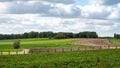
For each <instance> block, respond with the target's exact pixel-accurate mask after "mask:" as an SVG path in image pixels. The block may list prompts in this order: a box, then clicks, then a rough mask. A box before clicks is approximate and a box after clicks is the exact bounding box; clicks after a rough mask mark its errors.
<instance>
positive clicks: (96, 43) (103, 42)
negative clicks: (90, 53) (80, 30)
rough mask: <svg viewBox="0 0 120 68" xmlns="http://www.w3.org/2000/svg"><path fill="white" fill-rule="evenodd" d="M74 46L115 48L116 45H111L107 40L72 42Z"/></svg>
mask: <svg viewBox="0 0 120 68" xmlns="http://www.w3.org/2000/svg"><path fill="white" fill-rule="evenodd" d="M74 44H75V45H86V46H110V47H116V46H118V45H115V44H112V43H111V42H110V40H109V39H84V40H80V41H76V42H74Z"/></svg>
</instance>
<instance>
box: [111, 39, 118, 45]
mask: <svg viewBox="0 0 120 68" xmlns="http://www.w3.org/2000/svg"><path fill="white" fill-rule="evenodd" d="M111 42H112V43H113V44H120V40H119V39H111Z"/></svg>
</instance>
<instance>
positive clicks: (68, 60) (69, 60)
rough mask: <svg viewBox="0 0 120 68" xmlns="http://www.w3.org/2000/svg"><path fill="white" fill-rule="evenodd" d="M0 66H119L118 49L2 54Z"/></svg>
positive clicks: (43, 67)
mask: <svg viewBox="0 0 120 68" xmlns="http://www.w3.org/2000/svg"><path fill="white" fill-rule="evenodd" d="M31 61H32V62H31ZM0 68H120V50H119V49H118V50H98V51H80V52H64V53H42V54H28V55H10V56H8V55H7V56H5V55H3V56H0Z"/></svg>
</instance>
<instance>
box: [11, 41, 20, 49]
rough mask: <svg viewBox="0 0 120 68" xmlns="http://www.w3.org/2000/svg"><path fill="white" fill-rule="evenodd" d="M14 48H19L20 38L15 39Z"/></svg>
mask: <svg viewBox="0 0 120 68" xmlns="http://www.w3.org/2000/svg"><path fill="white" fill-rule="evenodd" d="M13 48H14V49H19V48H20V40H15V41H14V43H13Z"/></svg>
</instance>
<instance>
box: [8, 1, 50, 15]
mask: <svg viewBox="0 0 120 68" xmlns="http://www.w3.org/2000/svg"><path fill="white" fill-rule="evenodd" d="M50 8H51V7H50V5H49V4H43V3H41V2H35V3H34V4H32V5H31V4H28V3H26V2H20V3H17V2H13V3H12V4H10V7H9V13H10V14H31V13H32V14H35V13H36V14H39V13H40V14H43V13H45V14H46V13H48V12H47V11H48V10H49V9H50Z"/></svg>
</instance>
